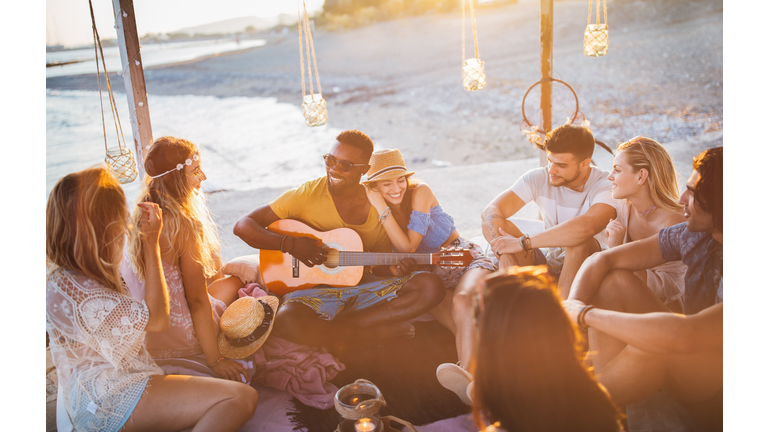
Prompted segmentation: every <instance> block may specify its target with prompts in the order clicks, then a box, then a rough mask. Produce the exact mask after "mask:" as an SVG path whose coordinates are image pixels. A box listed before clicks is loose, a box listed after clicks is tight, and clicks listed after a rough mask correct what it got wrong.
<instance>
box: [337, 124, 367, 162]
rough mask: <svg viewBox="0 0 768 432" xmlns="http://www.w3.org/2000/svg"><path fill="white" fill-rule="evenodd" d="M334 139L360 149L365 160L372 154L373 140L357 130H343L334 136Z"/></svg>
mask: <svg viewBox="0 0 768 432" xmlns="http://www.w3.org/2000/svg"><path fill="white" fill-rule="evenodd" d="M336 141H338V142H340V143H342V144H347V145H351V146H352V147H355V148H358V149H360V150H362V151H363V153H364V155H365V159H366V160H368V159H370V158H371V155H372V154H373V140H371V138H370V137H369V136H368V135H366V134H364V133H362V132H360V131H359V130H347V131H344V132H342V133H340V134H339V135H338V136H337V137H336Z"/></svg>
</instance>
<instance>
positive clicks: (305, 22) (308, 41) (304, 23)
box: [297, 0, 323, 100]
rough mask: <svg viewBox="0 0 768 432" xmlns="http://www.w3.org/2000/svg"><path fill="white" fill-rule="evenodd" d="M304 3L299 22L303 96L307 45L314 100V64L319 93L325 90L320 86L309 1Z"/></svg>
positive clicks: (308, 70)
mask: <svg viewBox="0 0 768 432" xmlns="http://www.w3.org/2000/svg"><path fill="white" fill-rule="evenodd" d="M302 5H303V7H304V15H303V18H302V14H301V8H299V22H298V23H297V24H298V28H299V60H300V63H301V95H302V99H303V97H304V96H306V94H307V91H306V85H305V84H304V46H305V45H306V55H307V68H306V72H307V77H308V78H309V93H310V95H311V96H312V100H314V97H315V92H314V87H313V85H312V66H313V65H314V67H315V80H316V81H317V92H318V94H320V95H321V96H322V94H323V90H322V88H321V87H320V73H319V72H318V69H317V56H315V43H314V41H313V40H312V27H311V26H310V24H309V14H308V13H307V3H306V2H305V1H304V0H302ZM302 27H303V29H302ZM302 30H303V32H304V36H305V37H304V40H303V41H302V37H301V36H302ZM302 42H303V43H302ZM310 55H311V57H310Z"/></svg>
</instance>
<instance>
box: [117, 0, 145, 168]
mask: <svg viewBox="0 0 768 432" xmlns="http://www.w3.org/2000/svg"><path fill="white" fill-rule="evenodd" d="M112 8H113V10H114V12H115V29H116V30H117V40H118V43H119V45H120V60H121V62H122V65H123V82H124V83H125V95H126V96H127V97H128V110H129V112H130V113H131V130H132V131H133V144H134V147H135V148H136V164H137V165H138V168H139V181H143V180H144V152H145V151H146V149H147V148H149V145H150V144H151V143H152V124H151V123H150V122H149V104H148V103H147V88H146V86H145V84H144V67H143V65H142V61H141V51H140V48H139V34H138V32H137V31H136V15H135V14H134V10H133V2H132V0H112Z"/></svg>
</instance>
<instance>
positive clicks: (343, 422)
mask: <svg viewBox="0 0 768 432" xmlns="http://www.w3.org/2000/svg"><path fill="white" fill-rule="evenodd" d="M334 405H335V407H336V412H338V413H339V427H338V429H336V430H337V431H338V432H381V431H382V430H383V426H382V422H381V417H380V416H379V409H380V408H381V407H382V406H384V405H386V402H385V401H384V398H383V397H382V395H381V392H380V391H379V389H378V388H377V387H376V386H375V385H374V384H373V383H372V382H370V381H367V380H364V379H359V380H357V381H355V382H354V383H352V384H347V385H345V386H344V387H342V388H340V389H339V391H337V392H336V397H335V398H334Z"/></svg>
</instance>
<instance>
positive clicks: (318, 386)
mask: <svg viewBox="0 0 768 432" xmlns="http://www.w3.org/2000/svg"><path fill="white" fill-rule="evenodd" d="M238 295H239V296H240V297H245V296H252V297H261V296H265V295H267V294H266V293H265V292H264V291H263V290H262V289H261V287H260V286H259V284H256V283H251V284H248V285H246V286H245V287H243V288H241V289H240V290H239V291H238ZM253 357H254V360H253V364H254V367H255V368H256V371H257V372H256V375H254V377H253V382H256V383H260V384H261V383H263V384H264V385H267V386H269V387H273V388H276V389H279V390H286V391H287V392H288V393H289V394H290V395H291V396H293V397H295V398H296V399H298V400H299V401H301V403H303V404H304V405H308V406H311V407H314V408H318V409H323V410H326V409H330V408H333V398H334V396H335V395H336V392H337V391H338V390H339V388H338V387H336V386H335V385H333V384H331V383H330V382H328V381H330V380H332V379H334V378H335V377H336V375H338V373H339V372H340V371H343V370H344V369H345V366H344V365H343V364H342V363H340V362H339V361H338V360H337V359H336V358H335V357H334V356H333V355H331V354H330V353H328V352H326V351H325V349H322V348H312V347H308V346H306V345H299V344H296V343H293V342H290V341H287V340H285V339H282V338H279V337H277V336H274V335H270V336H269V338H267V341H266V342H265V343H264V346H263V347H262V348H261V349H260V350H258V351H256V353H254V355H253Z"/></svg>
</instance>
